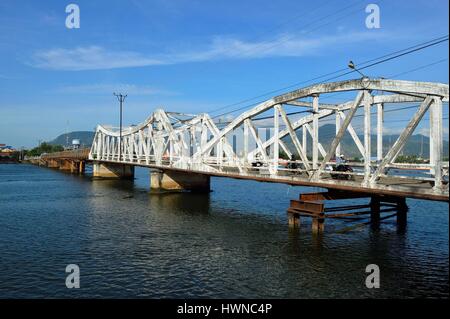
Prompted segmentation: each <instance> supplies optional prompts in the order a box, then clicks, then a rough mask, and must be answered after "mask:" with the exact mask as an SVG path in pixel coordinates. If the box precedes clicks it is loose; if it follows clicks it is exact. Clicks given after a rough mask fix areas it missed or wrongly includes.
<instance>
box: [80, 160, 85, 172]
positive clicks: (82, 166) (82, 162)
mask: <svg viewBox="0 0 450 319" xmlns="http://www.w3.org/2000/svg"><path fill="white" fill-rule="evenodd" d="M85 168H86V162H85V161H81V162H79V163H78V174H84V170H85Z"/></svg>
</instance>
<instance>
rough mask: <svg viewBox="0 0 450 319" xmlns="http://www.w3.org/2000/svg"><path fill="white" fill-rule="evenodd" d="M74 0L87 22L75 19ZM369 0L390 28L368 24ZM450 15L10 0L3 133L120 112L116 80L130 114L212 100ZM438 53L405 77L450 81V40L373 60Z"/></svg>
mask: <svg viewBox="0 0 450 319" xmlns="http://www.w3.org/2000/svg"><path fill="white" fill-rule="evenodd" d="M69 3H76V4H77V5H79V7H80V11H81V21H80V26H81V27H80V28H79V29H67V28H66V26H65V19H66V16H67V13H66V12H65V7H66V6H67V5H68V4H69ZM369 3H377V4H378V5H379V6H380V9H381V28H380V29H367V28H366V26H365V19H366V16H367V13H366V12H365V10H364V9H365V7H366V5H367V4H369ZM448 23H449V21H448V1H444V0H424V1H422V0H415V1H406V0H397V1H388V0H381V1H361V0H351V1H350V0H349V1H338V0H317V1H294V0H290V1H281V0H279V1H266V0H259V1H231V0H228V1H222V0H215V1H206V0H203V1H200V0H174V1H163V0H156V1H155V0H147V1H144V0H142V1H138V0H131V1H130V0H128V1H125V0H120V1H119V0H109V1H100V0H97V1H87V0H78V1H64V0H52V1H51V0H47V1H44V0H41V1H32V0H28V1H25V0H2V1H1V2H0V94H1V96H2V99H1V101H0V143H7V144H10V145H13V146H15V147H20V146H25V147H30V146H34V145H36V144H37V143H38V140H50V139H53V138H54V137H56V136H57V135H59V134H61V133H63V132H65V131H66V127H67V122H69V130H71V131H73V130H93V129H94V127H95V126H96V125H97V124H100V123H102V124H107V123H111V124H117V122H118V106H117V101H116V99H115V98H114V97H113V96H112V92H113V91H116V90H122V91H124V92H127V93H128V98H127V100H126V104H125V109H124V123H125V124H136V123H139V122H141V121H143V120H144V119H145V118H146V117H147V116H148V115H149V114H150V113H151V112H152V111H153V110H154V109H155V108H157V107H164V108H165V109H167V110H171V111H180V112H187V113H199V112H211V111H213V110H215V109H217V108H220V107H223V106H225V105H229V104H232V103H235V102H238V101H241V100H244V99H247V98H251V97H254V96H257V95H260V94H263V93H266V92H268V91H272V90H276V89H278V88H281V87H285V86H287V85H290V84H292V83H297V82H301V81H306V80H309V79H311V78H313V77H315V76H318V75H322V74H325V73H328V72H332V71H335V70H337V69H341V68H342V67H345V66H346V65H347V62H348V61H349V60H350V59H351V60H353V61H354V62H355V63H356V64H358V62H362V61H365V60H369V59H371V58H374V57H378V56H381V55H383V54H385V53H390V52H392V51H396V50H399V49H403V48H406V47H408V46H411V45H415V44H417V43H420V42H424V41H427V40H430V39H432V38H437V37H439V36H443V35H446V34H448ZM434 62H436V64H434V65H432V66H430V67H427V68H423V69H420V70H417V71H415V72H410V73H406V74H404V75H403V76H402V77H401V79H411V80H418V81H435V82H443V83H448V67H449V66H448V43H444V44H443V45H438V46H436V47H433V48H430V49H427V50H423V51H421V52H418V53H415V54H411V55H408V56H406V57H403V58H401V59H398V60H395V61H391V62H388V63H385V64H382V65H379V66H377V67H374V68H371V69H367V70H365V71H366V73H367V74H368V75H370V76H384V77H390V76H392V75H396V74H399V73H403V72H408V71H410V70H412V69H414V68H417V67H420V66H423V65H428V64H432V63H434ZM352 77H355V76H352ZM269 97H270V96H267V98H269ZM256 101H257V100H256ZM240 106H245V104H240V105H237V106H235V107H232V108H229V109H225V110H224V111H227V110H231V109H233V108H237V107H240ZM444 113H445V114H447V115H448V105H447V104H446V110H445V111H444ZM213 114H214V113H213ZM392 114H393V113H392ZM392 116H393V117H395V116H397V117H398V118H401V117H402V116H404V114H401V113H400V114H396V115H392Z"/></svg>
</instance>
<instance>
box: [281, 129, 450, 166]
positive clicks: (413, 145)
mask: <svg viewBox="0 0 450 319" xmlns="http://www.w3.org/2000/svg"><path fill="white" fill-rule="evenodd" d="M335 132H336V127H335V125H334V124H325V125H323V126H321V127H320V128H319V141H320V143H321V144H322V145H323V147H324V148H325V150H327V149H329V147H330V145H331V142H332V141H333V139H334V137H335V135H336V133H335ZM301 134H302V132H301V131H298V132H297V135H298V137H299V140H300V141H301V140H302V137H301ZM358 137H359V139H360V140H361V142H362V143H364V136H363V135H362V134H361V135H359V134H358ZM398 137H399V135H398V134H392V135H384V136H383V153H384V154H386V153H387V152H388V151H389V149H390V148H391V147H392V145H394V143H395V141H396V140H397V138H398ZM371 139H372V144H371V149H372V154H373V155H372V156H376V152H377V137H376V135H374V134H373V135H372V138H371ZM284 141H285V142H286V144H288V147H289V149H290V150H294V149H295V147H294V146H293V143H292V140H291V138H290V137H289V136H287V137H285V138H284ZM307 143H308V146H307V148H308V156H310V155H311V153H310V152H311V149H312V146H311V145H312V140H311V138H310V136H308V139H307ZM443 148H444V149H443V154H444V157H448V155H449V145H448V141H444V145H443ZM341 150H342V152H343V153H344V155H345V156H347V157H361V153H360V152H359V151H358V148H357V147H356V144H355V142H354V141H353V139H352V137H351V136H350V134H349V133H348V131H347V132H346V133H345V135H344V137H343V138H342V142H341ZM429 152H430V140H429V138H428V136H425V135H422V134H415V135H412V136H411V137H410V138H409V140H408V142H407V143H406V146H405V147H404V148H403V152H402V154H403V155H417V156H423V157H424V158H428V157H429Z"/></svg>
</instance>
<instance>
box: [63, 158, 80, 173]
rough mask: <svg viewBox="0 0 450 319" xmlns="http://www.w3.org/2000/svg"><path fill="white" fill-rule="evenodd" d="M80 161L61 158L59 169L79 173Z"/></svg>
mask: <svg viewBox="0 0 450 319" xmlns="http://www.w3.org/2000/svg"><path fill="white" fill-rule="evenodd" d="M77 164H78V163H77V162H75V161H72V160H65V159H63V160H60V161H59V169H60V170H61V171H67V172H70V173H78V165H77Z"/></svg>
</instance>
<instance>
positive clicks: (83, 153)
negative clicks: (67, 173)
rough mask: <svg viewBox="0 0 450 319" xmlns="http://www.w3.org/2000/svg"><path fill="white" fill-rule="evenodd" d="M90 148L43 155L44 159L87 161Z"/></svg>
mask: <svg viewBox="0 0 450 319" xmlns="http://www.w3.org/2000/svg"><path fill="white" fill-rule="evenodd" d="M89 152H90V149H89V148H80V149H76V150H70V151H69V150H68V151H61V152H54V153H45V154H41V156H40V158H42V159H75V160H87V159H88V158H89Z"/></svg>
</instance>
